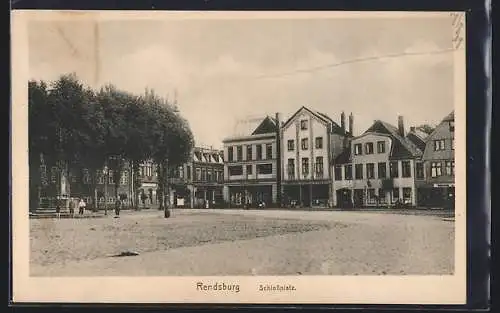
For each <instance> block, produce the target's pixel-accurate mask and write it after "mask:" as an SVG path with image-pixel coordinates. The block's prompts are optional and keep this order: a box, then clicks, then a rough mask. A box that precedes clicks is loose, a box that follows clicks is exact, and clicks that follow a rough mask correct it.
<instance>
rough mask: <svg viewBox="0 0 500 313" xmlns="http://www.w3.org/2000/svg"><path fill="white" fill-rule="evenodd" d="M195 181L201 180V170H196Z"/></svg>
mask: <svg viewBox="0 0 500 313" xmlns="http://www.w3.org/2000/svg"><path fill="white" fill-rule="evenodd" d="M195 171H196V180H201V168H199V167H197V168H196V170H195Z"/></svg>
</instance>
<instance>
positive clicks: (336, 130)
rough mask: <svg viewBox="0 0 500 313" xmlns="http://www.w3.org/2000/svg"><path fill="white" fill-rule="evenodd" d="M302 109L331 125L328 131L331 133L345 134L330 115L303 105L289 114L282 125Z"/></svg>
mask: <svg viewBox="0 0 500 313" xmlns="http://www.w3.org/2000/svg"><path fill="white" fill-rule="evenodd" d="M302 110H305V111H307V112H309V113H310V114H312V115H314V116H315V117H316V118H318V119H320V120H322V121H324V122H325V123H327V124H329V125H331V129H330V131H331V133H332V134H339V135H346V134H347V132H346V131H344V130H343V129H342V127H340V126H339V125H338V124H337V123H336V122H335V121H334V120H333V119H332V118H331V117H330V116H328V115H327V114H325V113H322V112H319V111H314V110H311V109H309V108H307V107H305V106H302V107H300V109H298V110H297V111H296V112H295V113H294V114H293V115H292V116H290V117H289V118H288V119H287V120H286V121H285V123H283V126H286V125H287V124H289V123H290V122H291V121H293V120H294V119H295V117H296V116H297V114H299V113H300V112H301V111H302Z"/></svg>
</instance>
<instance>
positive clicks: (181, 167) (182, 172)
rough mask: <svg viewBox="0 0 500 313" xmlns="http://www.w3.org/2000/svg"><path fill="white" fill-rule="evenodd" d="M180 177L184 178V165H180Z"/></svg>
mask: <svg viewBox="0 0 500 313" xmlns="http://www.w3.org/2000/svg"><path fill="white" fill-rule="evenodd" d="M179 178H184V166H179Z"/></svg>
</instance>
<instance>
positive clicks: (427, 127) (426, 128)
mask: <svg viewBox="0 0 500 313" xmlns="http://www.w3.org/2000/svg"><path fill="white" fill-rule="evenodd" d="M415 129H417V130H419V131H421V132H424V133H426V134H427V135H430V134H431V133H432V132H433V131H434V129H436V127H435V126H433V125H429V124H422V125H419V126H417V127H416V128H415Z"/></svg>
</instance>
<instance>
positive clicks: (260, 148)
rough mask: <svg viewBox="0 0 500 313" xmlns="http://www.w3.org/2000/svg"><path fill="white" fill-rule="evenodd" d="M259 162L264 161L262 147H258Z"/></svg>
mask: <svg viewBox="0 0 500 313" xmlns="http://www.w3.org/2000/svg"><path fill="white" fill-rule="evenodd" d="M257 160H262V145H257Z"/></svg>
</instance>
